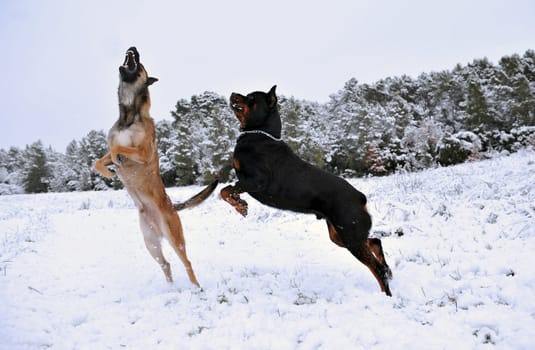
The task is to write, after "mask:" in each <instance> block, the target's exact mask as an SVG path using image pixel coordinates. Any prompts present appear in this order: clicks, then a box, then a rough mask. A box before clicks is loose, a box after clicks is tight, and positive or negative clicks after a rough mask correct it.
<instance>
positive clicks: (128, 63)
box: [119, 46, 140, 81]
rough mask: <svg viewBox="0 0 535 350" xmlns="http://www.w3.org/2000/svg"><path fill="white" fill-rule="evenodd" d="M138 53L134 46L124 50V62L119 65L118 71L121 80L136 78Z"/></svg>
mask: <svg viewBox="0 0 535 350" xmlns="http://www.w3.org/2000/svg"><path fill="white" fill-rule="evenodd" d="M139 64H140V63H139V53H138V52H137V49H136V48H135V47H133V46H132V47H131V48H129V49H128V50H127V51H126V57H125V58H124V63H123V65H122V66H120V67H119V72H120V74H121V78H122V79H123V81H133V80H135V79H136V78H137V73H138V71H139Z"/></svg>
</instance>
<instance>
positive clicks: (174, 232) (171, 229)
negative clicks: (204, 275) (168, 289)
mask: <svg viewBox="0 0 535 350" xmlns="http://www.w3.org/2000/svg"><path fill="white" fill-rule="evenodd" d="M164 220H165V219H164ZM165 225H166V227H163V228H162V229H163V230H167V231H166V232H165V233H166V236H167V239H168V241H169V244H171V246H172V247H173V249H174V251H175V252H176V254H177V255H178V257H179V258H180V260H181V261H182V264H184V267H185V268H186V272H187V274H188V278H189V280H190V282H191V283H192V284H194V285H196V286H197V287H200V284H199V281H197V277H195V272H193V267H192V266H191V262H190V261H189V259H188V256H187V255H186V242H185V240H184V233H183V231H182V224H181V223H180V218H179V217H178V215H177V214H176V212H174V211H173V212H171V213H170V214H169V216H168V217H167V220H166V221H165Z"/></svg>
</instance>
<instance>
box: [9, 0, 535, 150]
mask: <svg viewBox="0 0 535 350" xmlns="http://www.w3.org/2000/svg"><path fill="white" fill-rule="evenodd" d="M132 45H134V46H136V47H137V48H138V50H139V51H140V55H141V61H142V62H143V63H144V65H145V67H146V68H147V70H148V72H149V74H150V75H153V76H155V77H157V78H159V79H160V81H159V82H157V83H156V84H154V85H153V86H152V87H151V97H152V110H151V112H152V113H151V114H152V116H153V118H154V119H155V120H156V121H158V120H161V119H164V118H168V119H170V118H171V117H170V111H171V110H173V109H174V106H175V103H176V101H177V100H178V99H180V98H186V99H189V98H190V97H191V96H192V95H194V94H200V93H203V92H204V91H213V92H216V93H218V94H221V95H223V96H229V95H230V93H231V92H233V91H236V92H242V93H247V92H250V91H254V90H268V89H269V88H270V87H271V86H272V85H273V84H277V85H278V89H277V91H278V93H279V94H284V95H286V96H295V97H297V98H302V99H307V100H313V101H318V102H325V101H327V100H328V99H329V95H331V94H333V93H335V92H337V91H338V90H340V89H341V88H342V87H343V85H344V83H345V82H346V81H347V80H349V79H350V78H352V77H354V78H357V79H358V80H359V81H360V82H362V83H371V82H374V81H376V80H378V79H381V78H384V77H387V76H399V75H403V74H407V75H410V76H413V77H417V76H418V75H419V74H420V73H422V72H430V71H440V70H445V69H448V70H449V69H452V68H453V67H454V65H455V64H456V63H461V64H466V63H468V62H471V61H472V60H473V59H474V58H482V57H488V58H489V59H490V60H491V61H492V62H494V63H497V62H498V59H499V58H500V57H502V56H504V55H511V54H513V53H518V54H523V53H524V52H525V51H526V50H527V49H534V48H535V1H533V0H522V1H520V0H508V1H507V0H504V1H496V0H485V1H482V0H474V1H471V0H448V1H429V0H427V1H425V0H417V1H408V0H385V1H381V0H365V1H358V0H347V1H339V0H328V1H314V0H308V1H304V0H299V1H291V0H284V1H281V0H271V1H261V2H260V1H252V0H249V1H245V0H244V1H235V0H226V1H215V0H214V1H202V0H196V1H178V0H175V1H155V0H153V1H138V0H132V1H110V0H106V1H103V0H92V1H83V2H82V1H67V0H65V1H59V0H47V1H41V0H0V67H1V68H2V69H3V73H2V74H1V76H2V78H1V79H0V102H1V104H2V109H1V110H0V122H1V124H0V148H4V149H7V148H9V147H10V146H17V147H24V146H25V145H27V144H31V143H33V142H35V141H37V140H39V139H40V140H41V141H43V143H44V144H45V145H47V146H48V145H51V146H52V147H53V148H54V149H55V150H57V151H60V152H64V151H65V147H66V146H67V144H68V143H69V142H70V141H71V140H73V139H76V140H80V139H81V138H82V137H83V136H85V135H86V134H87V133H88V132H89V131H90V130H92V129H96V130H100V129H103V130H105V131H106V132H107V130H108V129H109V128H110V127H111V125H112V124H113V123H114V122H115V120H116V119H117V117H118V108H117V85H118V66H119V65H120V64H121V63H122V61H123V58H124V52H125V51H126V49H127V48H128V47H129V46H132Z"/></svg>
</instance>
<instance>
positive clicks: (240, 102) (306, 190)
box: [221, 86, 392, 296]
mask: <svg viewBox="0 0 535 350" xmlns="http://www.w3.org/2000/svg"><path fill="white" fill-rule="evenodd" d="M275 88H276V87H275V86H274V87H273V88H271V90H270V91H269V92H268V93H264V92H259V91H256V92H253V93H250V94H248V95H247V96H243V95H240V94H237V93H233V94H232V95H231V96H230V106H231V108H232V110H233V111H234V114H235V115H236V117H237V118H238V120H239V122H240V129H241V131H242V133H241V135H240V136H239V138H238V141H237V144H236V148H235V149H234V159H233V166H234V170H235V172H236V175H237V176H238V182H236V184H234V186H232V185H230V186H227V187H225V188H224V189H222V190H221V197H222V198H223V199H224V200H225V201H227V202H228V203H230V204H231V205H232V206H234V208H235V209H236V210H237V211H238V212H239V213H240V214H242V215H243V216H246V215H247V203H246V202H245V201H244V200H243V199H241V198H240V193H243V192H247V193H249V194H250V195H251V196H252V197H253V198H255V199H257V200H258V201H260V202H261V203H264V204H267V205H269V206H272V207H275V208H280V209H286V210H292V211H296V212H302V213H312V214H315V215H317V217H318V218H324V219H326V220H327V226H328V229H329V236H330V238H331V240H332V241H333V242H334V243H336V244H337V245H339V246H340V247H345V248H347V249H348V250H349V251H350V252H351V254H353V255H354V256H355V257H356V258H357V259H358V260H359V261H361V262H362V263H363V264H364V265H366V266H367V267H368V268H369V269H370V270H371V272H372V273H373V275H374V276H375V278H376V279H377V281H378V282H379V286H380V288H381V290H382V291H383V292H385V293H386V294H387V295H389V296H391V295H392V293H391V292H390V287H389V285H388V280H389V279H390V278H391V277H392V272H391V270H390V268H389V267H388V265H387V263H386V261H385V257H384V254H383V248H382V245H381V241H380V240H379V239H378V238H368V234H369V230H370V228H371V218H370V215H369V214H368V211H367V209H366V196H365V195H364V194H362V193H361V192H359V191H357V190H356V189H355V188H354V187H353V186H351V185H350V184H349V183H348V182H347V181H345V180H344V179H342V178H339V177H337V176H334V175H332V174H329V173H327V172H325V171H323V170H321V169H319V168H316V167H314V166H312V165H310V164H308V163H306V162H304V161H303V160H301V159H299V158H298V157H297V156H296V155H295V154H294V152H292V150H291V149H290V148H289V147H288V145H286V143H284V142H283V141H282V140H281V119H280V115H279V111H278V105H277V96H276V94H275Z"/></svg>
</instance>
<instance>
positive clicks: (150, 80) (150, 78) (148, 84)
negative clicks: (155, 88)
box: [147, 77, 158, 86]
mask: <svg viewBox="0 0 535 350" xmlns="http://www.w3.org/2000/svg"><path fill="white" fill-rule="evenodd" d="M157 81H158V78H154V77H148V78H147V86H151V85H152V84H154V83H155V82H157Z"/></svg>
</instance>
